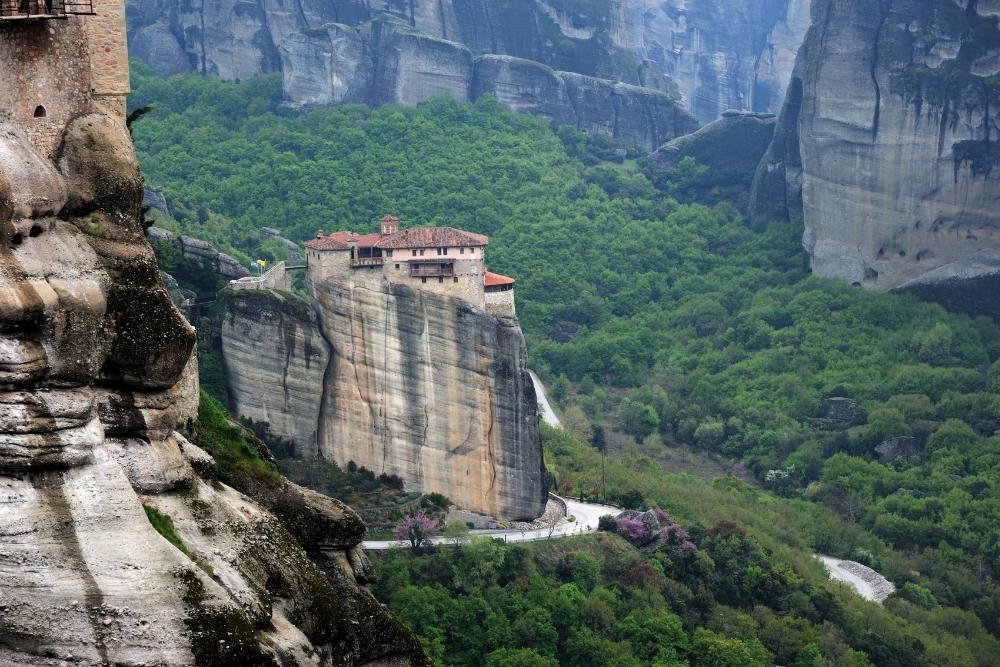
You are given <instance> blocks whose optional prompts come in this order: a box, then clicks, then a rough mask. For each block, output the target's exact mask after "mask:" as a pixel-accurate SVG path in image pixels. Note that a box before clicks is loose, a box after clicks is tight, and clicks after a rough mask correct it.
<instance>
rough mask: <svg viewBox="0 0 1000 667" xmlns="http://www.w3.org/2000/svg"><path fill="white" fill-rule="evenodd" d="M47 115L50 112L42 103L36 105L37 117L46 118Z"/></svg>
mask: <svg viewBox="0 0 1000 667" xmlns="http://www.w3.org/2000/svg"><path fill="white" fill-rule="evenodd" d="M46 115H48V114H47V112H46V111H45V107H43V106H42V105H41V104H39V105H38V106H37V107H35V118H45V116H46Z"/></svg>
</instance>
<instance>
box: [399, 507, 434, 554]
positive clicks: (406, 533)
mask: <svg viewBox="0 0 1000 667" xmlns="http://www.w3.org/2000/svg"><path fill="white" fill-rule="evenodd" d="M392 532H393V535H395V536H396V539H397V540H401V541H402V540H406V541H408V542H409V543H410V546H412V547H413V548H414V549H415V548H417V547H419V546H420V545H421V544H423V543H424V542H427V541H428V540H430V538H431V537H433V536H434V534H435V533H437V524H435V523H434V521H433V520H432V519H431V518H430V517H428V516H427V515H426V514H424V513H423V512H420V513H418V514H414V515H412V516H405V517H403V518H402V519H400V520H399V523H397V524H396V527H395V529H393V531H392Z"/></svg>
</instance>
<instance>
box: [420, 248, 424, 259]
mask: <svg viewBox="0 0 1000 667" xmlns="http://www.w3.org/2000/svg"><path fill="white" fill-rule="evenodd" d="M420 256H421V257H423V256H424V249H423V248H421V249H420Z"/></svg>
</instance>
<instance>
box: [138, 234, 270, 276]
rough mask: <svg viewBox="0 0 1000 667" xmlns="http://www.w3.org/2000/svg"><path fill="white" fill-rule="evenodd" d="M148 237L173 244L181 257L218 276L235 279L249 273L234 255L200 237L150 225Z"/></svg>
mask: <svg viewBox="0 0 1000 667" xmlns="http://www.w3.org/2000/svg"><path fill="white" fill-rule="evenodd" d="M149 238H150V239H152V240H154V241H160V242H162V243H166V244H169V245H171V246H173V247H174V248H176V250H177V252H178V253H180V256H181V257H183V258H184V259H186V260H189V261H192V262H197V263H199V264H202V265H203V266H206V268H210V269H211V270H212V271H213V272H215V274H216V275H218V276H219V277H220V278H224V279H226V280H235V279H237V278H244V277H246V276H249V275H250V272H249V271H247V269H246V267H244V266H243V265H242V264H240V263H239V261H238V260H237V259H236V258H235V257H232V256H230V255H227V254H226V253H224V252H221V251H219V250H217V249H215V248H213V247H212V245H211V244H210V243H208V242H206V241H202V240H201V239H196V238H193V237H191V236H178V235H177V234H174V233H173V232H171V231H169V230H167V229H161V228H160V227H150V228H149Z"/></svg>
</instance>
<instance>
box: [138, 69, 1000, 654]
mask: <svg viewBox="0 0 1000 667" xmlns="http://www.w3.org/2000/svg"><path fill="white" fill-rule="evenodd" d="M133 87H134V90H135V94H134V95H133V97H132V100H131V103H132V105H133V106H134V107H143V106H150V107H152V108H153V109H154V110H153V112H151V113H149V114H147V115H145V116H144V117H143V118H142V119H141V120H140V121H139V122H137V123H136V124H135V125H134V128H133V129H134V134H135V141H136V147H137V150H138V154H139V158H140V161H141V164H142V167H143V170H144V173H145V176H146V179H147V182H148V183H150V184H153V185H156V186H158V187H162V188H163V190H164V192H165V194H166V196H167V199H168V202H169V203H170V205H171V208H172V211H173V214H174V219H173V220H160V221H158V224H162V225H163V226H168V227H172V228H174V229H176V230H177V231H181V232H183V233H186V234H190V235H191V236H195V237H198V238H202V239H205V240H207V241H210V242H211V243H213V244H215V245H216V246H217V247H219V248H220V249H222V250H224V251H226V252H230V253H231V254H233V255H234V256H236V257H239V258H240V259H243V260H245V261H247V262H249V261H250V260H251V259H253V258H256V257H265V258H268V259H281V258H283V256H282V253H283V252H284V249H283V248H282V247H280V244H278V243H275V242H274V240H273V239H272V240H270V241H269V240H268V239H266V238H265V237H264V236H263V235H262V233H261V232H260V228H261V227H264V226H268V227H275V228H278V229H280V230H282V231H283V233H284V234H285V236H286V237H288V238H290V239H292V240H295V241H304V240H306V239H308V238H311V237H312V236H313V235H314V234H315V233H316V231H317V230H318V229H324V230H326V231H332V230H336V229H355V230H358V231H362V230H370V229H374V228H375V222H374V221H375V220H376V219H377V218H378V217H379V216H381V215H383V214H385V213H393V214H395V215H398V216H399V217H400V218H402V220H403V223H404V224H405V225H447V226H454V227H460V228H464V229H469V230H473V231H477V232H481V233H486V234H489V235H490V237H491V244H490V246H489V249H488V258H489V262H490V265H491V268H492V269H493V270H496V271H500V272H503V273H507V274H510V275H513V276H516V277H517V280H518V283H517V284H518V290H517V302H518V313H519V316H520V320H521V325H522V327H523V329H524V332H525V335H526V338H527V341H528V350H529V355H530V357H531V365H532V367H533V368H534V369H536V370H537V371H538V372H539V373H540V374H541V375H542V376H543V377H544V378H545V379H546V380H547V382H548V384H549V386H550V389H551V392H552V394H553V398H555V399H556V401H557V403H558V405H559V407H560V409H561V413H562V415H563V417H564V423H565V424H566V426H567V431H558V432H557V431H548V430H547V431H546V433H545V440H546V455H547V460H548V466H549V468H550V470H551V472H552V473H553V475H554V478H555V483H556V484H557V485H558V489H559V490H560V491H562V492H563V493H567V494H572V495H578V496H586V497H592V498H593V497H603V498H606V499H607V500H609V501H610V502H614V503H617V504H622V505H625V506H631V507H638V508H645V507H653V506H655V507H660V508H664V509H665V510H666V511H668V512H669V513H670V514H671V515H672V516H674V517H676V519H677V521H678V522H679V523H680V524H681V525H683V526H684V527H685V529H686V530H687V531H688V532H689V533H690V535H691V537H692V542H693V543H694V544H695V545H697V549H696V550H695V551H694V552H692V553H696V554H697V555H692V554H691V553H684V554H676V553H674V549H673V548H669V547H668V548H663V549H656V550H654V551H649V550H646V551H642V550H637V549H635V548H633V547H632V546H630V545H628V543H627V542H625V541H624V540H623V539H622V538H620V537H616V536H612V535H599V536H594V537H589V538H581V539H580V540H569V541H564V542H560V543H558V544H554V545H532V546H524V547H511V546H507V545H503V544H495V543H475V544H472V545H469V546H467V547H463V548H461V549H454V550H446V549H441V550H439V551H438V552H435V553H427V554H422V555H418V556H413V555H407V554H393V555H390V556H388V557H387V558H385V559H384V561H383V562H380V563H379V569H380V570H381V574H382V579H381V581H380V583H379V584H378V585H377V587H376V590H377V592H378V594H379V595H380V599H382V600H383V601H386V602H388V603H389V604H390V606H391V607H392V608H393V609H394V610H395V611H397V612H398V613H399V614H400V615H401V616H402V618H403V619H404V620H405V621H407V622H408V623H411V624H412V626H413V627H414V629H415V630H416V631H417V632H418V634H419V635H420V637H421V639H422V640H423V641H424V642H425V645H426V646H427V647H428V650H429V652H430V653H431V654H432V655H433V656H434V657H435V658H436V659H437V660H438V661H439V662H441V664H455V665H458V664H484V663H485V664H493V665H514V664H524V665H531V664H538V665H548V664H553V660H555V661H557V662H558V663H559V664H581V665H583V664H608V665H614V664H621V665H631V664H658V665H681V664H688V665H691V666H692V667H693V666H695V665H730V664H732V665H737V664H739V665H753V664H764V665H768V664H773V663H776V664H785V665H793V664H794V665H827V664H830V665H855V664H857V665H865V664H869V663H871V664H876V665H921V664H927V665H931V664H934V665H994V664H1000V658H998V656H1000V645H998V643H997V639H996V637H997V636H998V635H1000V587H998V586H997V583H996V573H997V572H998V571H1000V472H998V471H1000V435H998V433H1000V362H998V358H1000V329H998V328H997V326H996V325H995V324H994V323H993V322H992V321H990V320H988V319H985V318H979V319H972V318H969V317H966V316H960V315H954V314H949V313H947V312H946V311H945V310H944V309H942V308H941V307H939V306H937V305H934V304H930V303H925V302H922V301H920V300H918V299H917V298H915V297H912V296H908V295H901V294H881V293H872V292H868V291H864V290H861V289H859V288H856V287H852V286H849V285H847V284H843V283H838V282H836V281H830V280H821V279H817V278H814V277H811V276H810V275H809V272H808V262H807V258H806V256H805V254H804V252H803V250H802V248H801V246H800V239H801V235H802V228H801V226H800V225H797V224H787V223H771V224H755V225H753V226H751V225H750V224H749V222H748V221H747V220H746V219H745V217H744V216H743V215H741V213H740V212H739V211H738V210H737V208H736V207H735V206H734V205H733V204H731V203H729V202H727V201H725V199H724V197H720V196H719V193H718V192H716V191H715V190H714V189H713V184H712V179H711V174H710V173H707V172H706V170H705V169H704V168H702V167H700V166H699V165H696V164H692V163H690V162H686V163H683V164H682V166H681V167H680V168H678V169H676V170H675V171H674V172H672V173H669V174H666V175H664V174H662V173H654V170H653V168H652V167H651V166H650V165H649V164H647V163H646V162H645V161H644V160H642V159H636V154H635V152H634V151H630V150H627V147H626V150H616V147H615V146H612V145H610V144H609V143H608V142H605V141H603V140H601V139H600V138H594V137H587V136H585V135H582V134H581V133H579V132H577V131H576V130H575V129H573V128H565V127H564V128H558V129H557V130H556V131H553V129H552V128H550V127H549V126H548V125H547V124H546V123H544V122H543V121H541V120H539V119H536V118H531V117H528V116H524V115H518V114H513V113H509V112H506V111H504V110H503V109H502V108H501V107H500V106H499V105H498V104H497V103H496V102H495V101H494V100H492V99H489V98H483V99H481V100H479V101H478V102H476V103H460V102H456V101H453V100H449V99H435V100H432V101H431V102H429V103H427V104H424V105H422V106H420V107H417V108H401V107H395V106H386V107H382V108H380V109H376V110H370V109H367V108H364V107H360V106H342V107H336V108H329V109H317V110H313V111H309V112H305V113H300V112H296V111H293V110H290V109H287V108H284V107H283V106H282V105H281V103H280V99H281V91H280V80H279V79H278V78H276V77H273V76H265V77H261V78H258V79H253V80H250V81H246V82H243V83H239V84H228V83H222V82H219V81H217V80H214V79H209V78H202V77H198V76H194V75H190V76H182V77H175V78H172V79H170V80H163V79H159V78H157V77H156V76H154V75H152V74H151V73H150V72H149V71H148V70H146V69H144V68H143V67H142V66H141V65H138V64H134V66H133ZM829 399H835V400H833V401H831V400H829ZM831 406H839V407H840V408H841V410H840V411H837V410H835V409H834V408H833V407H831ZM842 413H843V414H842ZM595 428H596V429H598V430H600V432H601V433H605V432H606V433H607V435H608V443H609V447H610V448H611V449H612V450H613V452H614V453H615V454H616V455H615V456H612V457H608V464H607V482H606V484H602V479H601V477H600V472H599V471H600V469H601V454H600V453H599V452H598V451H597V449H595V448H594V447H593V446H591V444H592V443H591V438H592V434H593V433H594V432H595ZM884 445H888V446H884ZM877 448H878V449H877ZM677 451H684V452H687V453H689V454H690V455H691V456H694V457H701V458H702V459H704V460H706V461H711V462H712V465H713V466H715V467H716V468H717V469H718V470H719V471H720V472H721V474H720V475H702V477H712V476H714V477H716V479H714V480H709V481H705V480H703V479H699V478H698V477H696V476H694V475H691V474H686V473H685V472H684V471H683V470H682V469H681V468H678V467H676V466H673V465H672V464H671V462H672V461H674V460H675V459H674V458H672V456H673V453H674V452H677ZM731 521H735V522H736V524H735V525H730V524H729V523H726V522H731ZM477 550H478V551H477ZM814 552H819V553H825V554H829V555H832V556H838V557H849V558H852V559H854V560H858V561H860V562H863V563H866V564H868V565H870V566H872V567H875V568H876V569H879V571H881V572H882V573H883V574H885V575H886V576H887V577H889V578H890V579H891V580H892V581H894V582H895V583H896V585H897V586H898V587H899V592H898V593H897V594H896V595H894V596H893V597H892V598H890V600H889V602H888V603H887V605H886V608H885V610H884V611H881V610H879V609H878V608H876V607H874V606H873V605H871V604H867V603H864V602H862V601H861V600H860V599H856V598H853V597H851V596H849V595H847V594H844V593H842V592H836V593H831V592H830V591H831V590H835V589H834V587H832V586H831V585H828V584H824V583H823V576H822V572H821V570H820V568H819V565H818V564H817V563H815V562H814V561H813V560H812V559H811V557H809V554H811V553H814ZM470 553H472V554H473V556H469V554H470ZM477 554H478V555H477ZM736 554H739V555H736ZM469 558H475V559H476V560H482V561H483V562H489V563H492V565H493V567H491V568H490V569H489V571H487V572H480V573H477V574H476V576H477V577H479V578H478V579H477V580H475V581H471V580H470V578H469V577H466V576H464V573H465V572H466V571H467V570H468V567H466V565H463V563H467V562H468V561H467V560H463V559H469ZM730 566H731V567H730ZM633 573H638V574H635V575H634V578H630V577H633ZM459 575H462V576H459ZM470 576H471V575H470ZM733 578H736V579H737V580H733ZM566 607H572V608H573V609H574V610H575V611H574V612H573V613H569V612H567V611H566V610H565V608H566ZM432 619H437V620H436V621H432ZM630 619H631V620H630ZM470 623H478V624H479V626H478V627H484V628H486V629H487V630H488V631H487V632H485V633H483V634H482V635H481V636H480V635H474V636H473V637H471V638H470V637H468V636H457V635H456V634H455V633H453V632H452V631H450V630H449V628H450V627H470ZM525 637H528V638H529V639H525ZM470 642H472V645H470ZM594 656H603V658H602V661H600V662H588V660H590V659H592V658H593V657H594ZM734 656H735V657H734Z"/></svg>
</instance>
